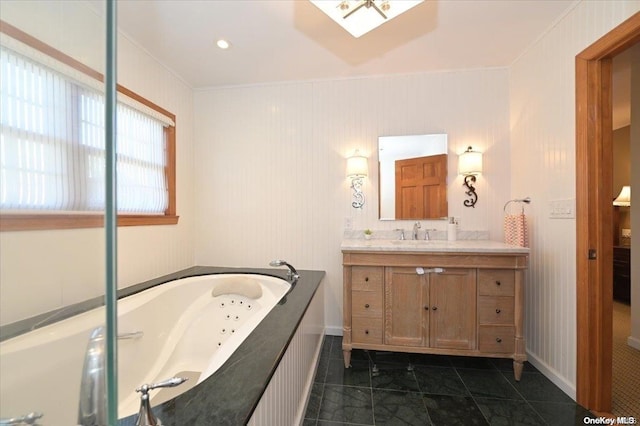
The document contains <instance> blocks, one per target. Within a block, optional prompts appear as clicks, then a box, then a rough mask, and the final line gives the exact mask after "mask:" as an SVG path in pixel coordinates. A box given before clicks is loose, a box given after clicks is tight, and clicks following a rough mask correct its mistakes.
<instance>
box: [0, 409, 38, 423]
mask: <svg viewBox="0 0 640 426" xmlns="http://www.w3.org/2000/svg"><path fill="white" fill-rule="evenodd" d="M42 416H43V414H42V413H36V412H33V413H29V414H26V415H24V416H18V417H12V418H10V419H0V426H5V425H6V426H9V425H15V426H19V425H22V426H24V425H34V426H38V423H37V422H38V419H39V418H41V417H42Z"/></svg>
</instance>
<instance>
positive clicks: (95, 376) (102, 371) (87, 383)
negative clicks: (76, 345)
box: [78, 326, 107, 426]
mask: <svg viewBox="0 0 640 426" xmlns="http://www.w3.org/2000/svg"><path fill="white" fill-rule="evenodd" d="M105 351H106V348H105V330H104V327H102V326H100V327H98V328H96V329H94V330H93V331H92V332H91V336H90V337H89V343H88V344H87V352H86V353H85V357H84V367H83V368H82V380H81V382H80V402H79V404H78V424H79V425H81V426H99V425H106V424H107V400H106V395H107V382H106V378H105V375H106V366H105Z"/></svg>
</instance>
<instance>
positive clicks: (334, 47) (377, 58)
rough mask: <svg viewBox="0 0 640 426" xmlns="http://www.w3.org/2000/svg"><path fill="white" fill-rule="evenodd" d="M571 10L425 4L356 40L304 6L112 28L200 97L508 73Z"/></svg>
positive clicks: (220, 2)
mask: <svg viewBox="0 0 640 426" xmlns="http://www.w3.org/2000/svg"><path fill="white" fill-rule="evenodd" d="M576 3H577V2H576V1H575V0H545V1H541V0H517V1H507V0H495V1H494V0H491V1H488V0H426V1H425V2H424V3H421V4H419V5H418V6H416V7H415V8H413V9H411V10H409V11H408V12H406V13H405V14H402V15H400V16H398V17H397V18H395V19H393V20H390V21H389V22H387V23H385V24H383V25H382V26H380V27H378V28H376V29H374V30H373V31H371V32H369V33H367V34H365V35H363V36H362V37H360V38H357V39H356V38H353V37H352V36H351V35H350V34H349V33H347V32H346V31H345V30H344V29H342V28H341V27H340V26H339V25H337V24H336V23H335V22H333V21H332V20H331V19H330V18H329V17H327V16H326V15H324V14H323V13H322V12H321V11H320V10H319V9H318V8H317V7H316V6H314V5H313V4H311V3H310V2H308V1H307V0H261V1H258V0H230V1H225V0H200V1H195V0H138V1H131V0H119V1H118V23H119V27H120V29H121V31H123V32H124V33H125V34H126V35H127V36H128V37H129V38H130V39H132V40H133V41H135V42H136V43H137V44H138V45H140V46H142V47H143V48H144V49H146V50H147V51H148V52H149V53H150V54H151V55H152V56H154V57H155V58H156V59H158V60H159V61H160V62H162V63H163V64H164V65H165V66H166V67H168V68H169V69H171V70H172V71H173V72H174V73H175V74H177V75H178V76H179V77H180V78H182V79H183V80H184V81H185V82H186V83H187V84H189V85H190V86H191V87H193V88H206V87H219V86H231V85H251V84H260V83H268V82H282V81H304V80H322V79H339V78H351V77H362V76H374V75H391V74H409V73H419V72H428V71H438V70H456V69H468V68H483V67H507V66H509V65H510V64H512V63H513V61H514V60H515V59H517V58H518V56H519V55H521V54H522V53H523V52H524V51H525V50H526V49H527V47H528V46H530V45H531V44H532V43H534V42H535V41H536V40H537V38H538V37H540V36H541V35H542V34H543V33H544V32H545V31H546V30H548V29H549V28H551V27H552V26H553V25H554V23H555V22H557V20H558V19H559V18H560V17H562V16H563V15H564V14H565V13H566V12H567V11H568V10H569V9H570V8H572V7H573V6H574V5H575V4H576ZM219 38H225V39H227V40H228V41H229V42H230V43H231V48H230V49H228V50H221V49H219V48H217V47H216V44H215V42H216V40H217V39H219Z"/></svg>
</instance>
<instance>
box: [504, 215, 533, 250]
mask: <svg viewBox="0 0 640 426" xmlns="http://www.w3.org/2000/svg"><path fill="white" fill-rule="evenodd" d="M504 242H505V243H507V244H512V245H514V246H520V247H529V239H528V237H527V217H526V216H525V214H524V213H518V214H507V215H505V216H504Z"/></svg>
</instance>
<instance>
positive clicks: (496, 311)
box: [478, 296, 514, 325]
mask: <svg viewBox="0 0 640 426" xmlns="http://www.w3.org/2000/svg"><path fill="white" fill-rule="evenodd" d="M513 310H514V304H513V297H511V296H480V297H478V323H479V324H505V325H513V321H514V316H513Z"/></svg>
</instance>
